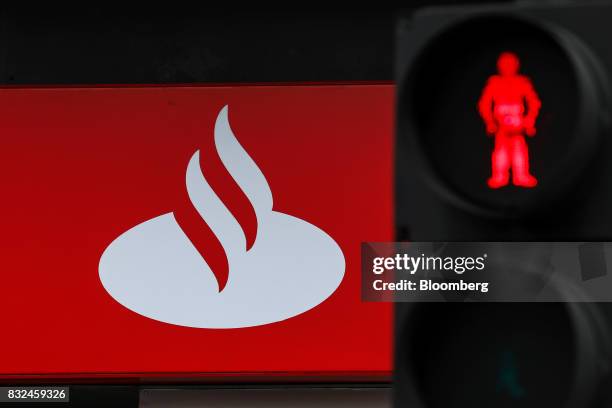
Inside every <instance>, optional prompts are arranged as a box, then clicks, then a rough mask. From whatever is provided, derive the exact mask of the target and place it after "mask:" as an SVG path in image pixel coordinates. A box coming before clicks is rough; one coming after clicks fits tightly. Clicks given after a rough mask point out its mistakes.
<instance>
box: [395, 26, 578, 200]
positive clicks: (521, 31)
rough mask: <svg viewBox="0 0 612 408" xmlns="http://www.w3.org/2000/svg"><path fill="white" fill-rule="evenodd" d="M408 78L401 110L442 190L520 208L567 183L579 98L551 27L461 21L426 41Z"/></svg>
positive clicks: (568, 60)
mask: <svg viewBox="0 0 612 408" xmlns="http://www.w3.org/2000/svg"><path fill="white" fill-rule="evenodd" d="M570 51H571V50H570ZM406 78H407V80H406V81H405V82H403V83H402V86H403V87H404V89H403V92H402V93H401V95H403V97H402V98H401V99H400V100H399V112H400V115H402V114H403V113H407V115H406V117H407V118H410V121H411V129H413V131H414V132H415V135H416V139H417V140H418V143H419V146H420V148H421V149H422V151H423V154H424V156H425V157H426V158H427V160H428V162H429V163H428V165H429V168H430V172H431V173H432V175H433V178H434V180H436V181H437V182H439V183H440V184H442V185H443V187H444V188H445V189H446V190H449V191H451V192H452V193H453V194H454V195H456V196H460V197H462V198H464V199H466V200H467V201H470V202H472V203H474V204H475V205H478V206H482V207H488V208H496V209H502V210H515V209H521V208H523V207H525V206H526V205H527V203H529V202H530V201H532V200H533V196H534V193H535V192H537V190H539V189H540V188H541V187H545V186H547V185H552V184H555V183H556V184H559V183H563V182H564V173H566V172H567V171H568V169H565V168H562V166H561V163H563V162H565V161H567V158H568V157H569V156H570V155H571V154H572V150H573V146H574V145H575V143H576V138H577V137H580V132H579V131H577V123H578V119H579V115H580V103H581V101H580V99H581V96H580V93H579V89H578V85H577V84H578V75H577V73H576V69H575V64H574V63H573V61H572V58H571V57H570V55H569V52H568V50H567V49H566V48H565V45H562V43H561V42H560V41H558V38H556V36H555V35H554V34H553V33H552V32H551V31H550V30H548V29H545V28H541V27H538V26H536V25H534V24H532V23H530V22H525V21H522V20H519V19H515V18H510V17H490V18H475V19H472V20H469V21H466V22H463V23H460V24H458V25H455V26H453V27H452V28H450V29H446V30H444V31H443V32H442V33H441V34H439V35H438V36H436V37H434V39H433V40H431V41H430V42H429V43H428V44H427V46H426V47H424V48H423V51H421V53H420V54H419V55H418V57H417V58H416V62H415V64H414V69H412V70H411V72H410V73H408V74H407V77H406ZM399 136H400V137H401V135H399ZM536 185H537V188H534V187H536Z"/></svg>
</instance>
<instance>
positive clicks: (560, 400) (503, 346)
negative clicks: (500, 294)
mask: <svg viewBox="0 0 612 408" xmlns="http://www.w3.org/2000/svg"><path fill="white" fill-rule="evenodd" d="M448 306H450V305H449V304H444V303H435V304H434V303H430V304H423V305H420V306H418V307H417V308H416V309H415V313H414V315H413V316H414V320H413V321H412V324H411V325H409V326H408V327H406V331H405V333H406V335H407V336H410V337H411V338H412V339H413V341H412V342H409V343H408V344H409V347H410V351H409V353H408V355H409V356H411V358H410V360H409V361H407V362H406V364H407V367H409V369H410V370H411V372H412V373H413V375H414V378H415V380H416V382H417V389H418V391H419V393H420V398H421V400H422V401H423V402H424V405H425V406H427V407H467V406H478V407H480V406H482V407H485V406H491V407H519V406H520V407H531V406H533V407H541V406H551V407H552V406H563V405H564V402H565V401H566V400H567V398H568V394H569V392H571V390H572V387H573V383H574V381H575V375H576V374H575V372H576V371H575V364H574V359H575V358H576V355H577V354H576V353H577V351H576V348H575V347H576V341H575V340H574V339H575V334H574V329H573V325H572V321H571V319H570V314H569V313H568V310H567V308H566V307H565V306H564V305H563V304H561V303H548V304H538V305H537V307H534V306H533V304H528V303H520V304H519V303H514V304H510V303H490V304H486V305H484V304H455V305H453V307H448Z"/></svg>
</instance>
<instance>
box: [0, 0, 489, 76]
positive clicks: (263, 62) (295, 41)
mask: <svg viewBox="0 0 612 408" xmlns="http://www.w3.org/2000/svg"><path fill="white" fill-rule="evenodd" d="M472 2H480V3H483V2H485V1H482V0H480V1H478V0H476V1H472ZM437 3H455V4H456V3H462V2H461V1H457V0H455V1H453V0H447V1H442V0H437V1H426V0H419V1H415V0H413V1H408V2H403V5H404V6H405V7H406V8H405V9H404V10H401V11H400V10H395V9H376V8H370V9H361V10H359V9H357V10H356V9H348V10H344V11H336V10H330V9H329V7H328V8H323V7H321V8H320V9H318V10H316V9H310V10H292V11H289V10H262V9H259V10H245V9H241V8H239V7H238V3H236V6H235V9H234V10H227V9H222V10H221V9H213V8H206V7H204V6H197V7H193V6H191V7H187V6H185V5H182V4H181V2H170V3H164V7H161V6H159V7H157V8H155V7H151V6H148V7H147V8H142V7H133V8H130V7H126V6H123V7H121V8H112V7H102V6H89V7H84V8H76V9H75V8H66V9H62V8H61V7H57V6H54V7H50V6H43V7H42V8H41V7H40V6H36V7H34V6H31V7H25V6H14V5H13V6H10V5H9V6H7V5H2V6H0V84H4V85H27V84H37V85H38V84H130V83H139V84H162V83H193V82H199V83H205V82H289V81H389V80H392V79H393V46H394V41H393V40H394V31H395V19H396V16H397V15H398V13H400V12H401V13H410V11H411V10H412V9H414V8H416V7H418V6H421V5H423V4H427V5H435V4H437ZM186 4H187V3H186Z"/></svg>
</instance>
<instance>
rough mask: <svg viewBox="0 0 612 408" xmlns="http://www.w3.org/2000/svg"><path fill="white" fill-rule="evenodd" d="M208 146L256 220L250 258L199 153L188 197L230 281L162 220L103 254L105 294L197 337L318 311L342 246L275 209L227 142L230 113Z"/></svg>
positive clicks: (246, 161) (336, 279)
mask: <svg viewBox="0 0 612 408" xmlns="http://www.w3.org/2000/svg"><path fill="white" fill-rule="evenodd" d="M214 138H215V147H216V150H217V153H218V155H219V158H220V159H221V162H222V163H223V165H224V166H225V168H226V169H227V171H228V172H229V174H230V175H231V176H232V178H233V179H234V180H235V181H236V183H237V184H238V186H239V187H240V188H241V189H242V191H243V192H244V194H245V195H246V197H247V198H248V200H249V201H250V203H251V205H252V207H253V209H254V211H255V215H256V218H257V232H256V237H255V240H254V242H253V244H252V245H251V247H250V248H248V249H247V242H246V237H245V233H244V231H243V229H242V228H241V226H240V224H239V222H238V221H237V220H236V218H235V217H234V216H233V215H232V214H231V213H230V211H229V210H228V208H227V207H226V206H225V205H224V203H223V201H221V199H220V198H219V196H218V195H217V194H216V193H215V191H214V190H213V189H212V187H211V186H210V184H209V183H208V182H207V180H206V177H205V175H204V174H203V173H202V171H201V169H200V160H206V158H205V157H200V154H199V152H198V151H196V152H195V153H194V154H193V156H192V157H191V159H190V160H189V163H188V165H187V172H186V179H185V184H186V189H187V193H188V196H189V199H190V201H191V203H192V205H193V206H194V208H195V209H196V210H197V213H198V214H199V216H200V217H202V219H203V220H204V221H205V222H206V223H207V224H208V226H209V227H210V229H211V230H212V232H213V233H214V234H215V236H216V237H217V239H218V240H219V242H220V243H221V245H222V247H223V249H224V251H225V254H226V256H227V262H228V266H229V274H228V276H227V282H221V283H220V282H219V280H218V279H217V277H216V275H215V273H214V272H213V270H212V269H211V267H210V266H209V265H208V264H207V262H206V261H205V259H204V258H203V257H202V255H201V254H200V252H198V250H197V249H196V247H195V246H194V244H193V243H192V241H191V240H190V239H189V237H188V236H187V234H186V233H185V232H184V231H183V230H182V229H181V227H180V226H179V223H178V222H177V221H176V218H175V216H174V213H172V212H169V213H166V214H163V215H160V216H158V217H155V218H152V219H150V220H148V221H145V222H143V223H141V224H138V225H136V226H134V227H133V228H131V229H129V230H127V231H126V232H124V233H123V234H122V235H120V236H119V237H117V238H116V239H115V240H114V241H113V242H111V243H110V244H109V245H108V247H107V248H106V249H105V250H104V253H103V254H102V257H101V258H100V264H99V274H100V280H101V282H102V285H103V286H104V288H105V289H106V291H107V292H108V293H109V294H110V295H111V296H112V297H113V298H114V299H115V300H116V301H118V302H119V303H121V304H122V305H123V306H125V307H127V308H128V309H130V310H132V311H134V312H136V313H139V314H141V315H143V316H146V317H149V318H151V319H155V320H159V321H162V322H166V323H171V324H176V325H181V326H188V327H198V328H214V329H221V328H224V329H227V328H241V327H251V326H259V325H264V324H269V323H274V322H279V321H282V320H285V319H289V318H291V317H294V316H296V315H299V314H301V313H304V312H306V311H308V310H310V309H312V308H314V307H315V306H317V305H319V304H320V303H322V302H323V301H324V300H325V299H327V298H328V297H329V296H330V295H331V294H332V293H334V291H335V290H336V289H337V288H338V286H339V285H340V282H341V281H342V278H343V277H344V270H345V260H344V255H343V253H342V251H341V249H340V247H339V246H338V244H337V243H336V242H335V241H334V240H333V239H332V238H331V237H330V236H329V235H327V234H326V233H325V232H324V231H323V230H321V229H320V228H318V227H316V226H314V225H312V224H310V223H308V222H306V221H304V220H301V219H299V218H296V217H293V216H291V215H288V214H283V213H280V212H277V211H274V210H273V197H272V192H271V190H270V186H269V185H268V182H267V180H266V178H265V176H264V175H263V173H262V172H261V170H260V169H259V167H257V165H256V164H255V162H254V161H253V160H252V159H251V157H250V156H249V155H248V153H247V152H246V151H245V150H244V149H243V148H242V146H241V145H240V143H239V142H238V140H237V139H236V137H235V136H234V133H233V132H232V129H231V128H230V124H229V119H228V108H227V106H226V107H224V108H223V109H221V111H220V112H219V114H218V116H217V120H216V123H215V129H214Z"/></svg>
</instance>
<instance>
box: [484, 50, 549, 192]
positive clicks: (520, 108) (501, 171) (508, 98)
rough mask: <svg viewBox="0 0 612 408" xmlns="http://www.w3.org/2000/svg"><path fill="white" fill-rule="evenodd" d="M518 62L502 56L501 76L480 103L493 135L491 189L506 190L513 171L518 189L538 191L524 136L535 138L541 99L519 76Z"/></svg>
mask: <svg viewBox="0 0 612 408" xmlns="http://www.w3.org/2000/svg"><path fill="white" fill-rule="evenodd" d="M519 65H520V62H519V58H518V57H517V56H516V55H515V54H514V53H511V52H503V53H502V54H501V55H500V56H499V59H498V60H497V69H498V74H497V75H492V76H491V77H490V78H489V80H488V81H487V84H486V86H485V88H484V90H483V92H482V96H481V98H480V101H479V102H478V110H479V112H480V115H481V116H482V119H483V120H484V122H485V126H486V129H487V133H488V134H490V135H494V137H495V147H494V150H493V154H492V156H491V167H492V175H491V177H490V178H489V180H488V185H489V187H490V188H500V187H503V186H506V185H507V184H508V182H509V179H510V170H512V183H513V184H514V185H515V186H519V187H535V186H536V185H537V184H538V181H537V179H536V178H535V177H534V176H533V175H531V173H530V172H529V150H528V147H527V143H526V142H525V135H527V136H530V137H533V136H535V134H536V127H535V122H536V118H537V117H538V113H539V111H540V106H541V105H542V104H541V102H540V98H539V97H538V94H537V93H536V91H535V89H534V88H533V85H532V84H531V81H530V79H529V78H528V77H526V76H524V75H520V74H519V73H518V72H519Z"/></svg>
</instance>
